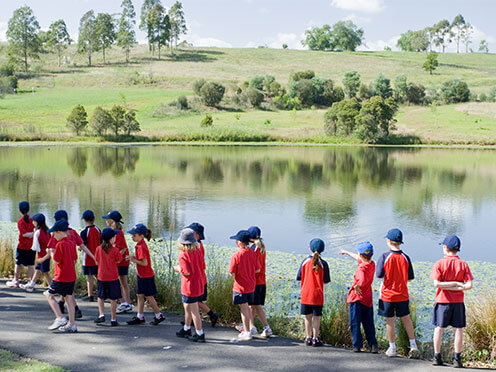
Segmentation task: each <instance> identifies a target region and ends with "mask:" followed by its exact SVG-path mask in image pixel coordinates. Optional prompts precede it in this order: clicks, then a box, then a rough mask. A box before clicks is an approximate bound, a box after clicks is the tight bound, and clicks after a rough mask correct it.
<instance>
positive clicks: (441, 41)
mask: <svg viewBox="0 0 496 372" xmlns="http://www.w3.org/2000/svg"><path fill="white" fill-rule="evenodd" d="M434 28H435V31H436V37H435V39H434V45H436V46H438V47H442V52H443V53H444V51H445V49H446V44H447V43H451V38H452V37H453V36H454V35H453V32H452V31H451V25H450V23H449V21H448V20H447V19H443V20H442V21H439V22H438V23H437V24H436V25H435V26H434Z"/></svg>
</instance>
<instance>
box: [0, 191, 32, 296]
mask: <svg viewBox="0 0 496 372" xmlns="http://www.w3.org/2000/svg"><path fill="white" fill-rule="evenodd" d="M19 212H21V215H22V217H21V218H20V219H19V221H17V228H18V229H19V243H18V244H17V250H16V262H15V268H14V280H10V281H8V282H7V283H5V284H6V285H7V287H10V288H19V287H20V286H19V277H20V276H21V270H22V266H27V268H28V277H29V278H32V277H33V273H34V263H35V260H36V252H35V251H33V250H31V247H32V246H33V230H34V226H33V220H32V219H31V218H30V217H29V203H28V202H27V201H22V202H20V203H19Z"/></svg>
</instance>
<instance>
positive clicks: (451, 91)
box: [441, 79, 470, 103]
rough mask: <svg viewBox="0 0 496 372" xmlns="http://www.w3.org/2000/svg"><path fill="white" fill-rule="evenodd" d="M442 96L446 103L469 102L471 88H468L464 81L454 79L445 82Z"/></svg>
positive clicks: (442, 87)
mask: <svg viewBox="0 0 496 372" xmlns="http://www.w3.org/2000/svg"><path fill="white" fill-rule="evenodd" d="M441 96H442V98H443V100H444V102H445V103H458V102H468V100H469V99H470V89H468V85H467V83H465V82H464V81H461V80H460V79H453V80H450V81H446V82H445V83H443V85H442V86H441Z"/></svg>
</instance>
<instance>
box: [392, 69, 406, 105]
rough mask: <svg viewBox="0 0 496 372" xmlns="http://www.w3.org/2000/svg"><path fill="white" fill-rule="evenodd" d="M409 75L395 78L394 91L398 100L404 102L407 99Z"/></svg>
mask: <svg viewBox="0 0 496 372" xmlns="http://www.w3.org/2000/svg"><path fill="white" fill-rule="evenodd" d="M406 90H407V77H406V75H398V76H396V78H395V79H394V93H395V96H396V100H397V101H399V102H403V101H404V100H405V99H406Z"/></svg>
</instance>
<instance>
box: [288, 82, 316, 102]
mask: <svg viewBox="0 0 496 372" xmlns="http://www.w3.org/2000/svg"><path fill="white" fill-rule="evenodd" d="M289 96H290V97H291V98H295V97H297V98H298V100H299V101H300V102H301V104H302V105H304V106H311V105H312V104H313V103H314V101H315V88H314V84H313V79H312V80H310V79H301V80H298V81H294V80H293V81H291V82H290V84H289Z"/></svg>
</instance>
